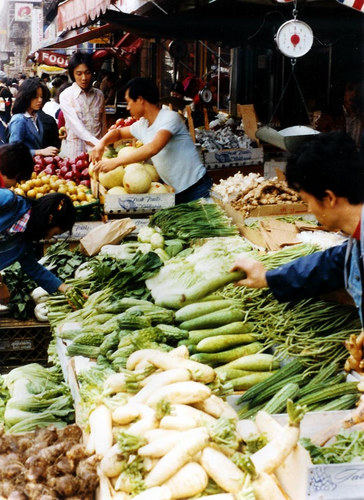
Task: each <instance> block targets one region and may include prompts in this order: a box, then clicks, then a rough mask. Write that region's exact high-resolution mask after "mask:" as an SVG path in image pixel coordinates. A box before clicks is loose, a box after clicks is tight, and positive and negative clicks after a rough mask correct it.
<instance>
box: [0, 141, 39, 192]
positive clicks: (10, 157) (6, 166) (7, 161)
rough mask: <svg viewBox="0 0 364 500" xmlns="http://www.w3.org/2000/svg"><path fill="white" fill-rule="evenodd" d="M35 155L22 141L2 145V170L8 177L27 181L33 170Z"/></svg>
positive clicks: (0, 149) (0, 147)
mask: <svg viewBox="0 0 364 500" xmlns="http://www.w3.org/2000/svg"><path fill="white" fill-rule="evenodd" d="M33 167H34V163H33V157H32V155H31V153H30V150H29V148H28V147H27V146H26V145H25V144H23V143H22V142H20V141H17V142H12V143H11V144H4V145H3V146H0V172H1V173H2V174H3V175H5V176H6V177H7V178H8V179H16V180H17V181H18V182H19V181H26V180H28V179H30V177H31V175H32V172H33Z"/></svg>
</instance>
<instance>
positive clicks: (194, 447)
mask: <svg viewBox="0 0 364 500" xmlns="http://www.w3.org/2000/svg"><path fill="white" fill-rule="evenodd" d="M194 431H195V433H194V434H193V431H190V432H191V436H190V437H189V438H188V439H185V440H183V441H182V442H181V443H179V444H178V445H177V446H176V447H175V448H173V449H172V450H171V451H170V452H169V453H167V454H166V455H164V457H162V458H161V459H160V460H159V462H158V463H157V465H156V466H155V467H154V469H153V470H152V471H151V472H150V473H149V474H148V475H147V477H146V479H145V484H146V486H148V487H149V488H150V487H152V486H159V485H160V484H163V483H164V482H166V481H167V480H168V479H169V478H170V477H172V476H173V475H174V474H175V473H176V472H177V471H178V470H179V469H180V468H181V467H183V466H184V465H185V464H186V463H188V462H191V461H192V460H193V458H194V456H195V455H196V453H198V452H199V451H201V450H203V449H204V448H205V446H206V445H207V443H208V441H209V435H208V432H207V430H205V429H201V428H199V429H194Z"/></svg>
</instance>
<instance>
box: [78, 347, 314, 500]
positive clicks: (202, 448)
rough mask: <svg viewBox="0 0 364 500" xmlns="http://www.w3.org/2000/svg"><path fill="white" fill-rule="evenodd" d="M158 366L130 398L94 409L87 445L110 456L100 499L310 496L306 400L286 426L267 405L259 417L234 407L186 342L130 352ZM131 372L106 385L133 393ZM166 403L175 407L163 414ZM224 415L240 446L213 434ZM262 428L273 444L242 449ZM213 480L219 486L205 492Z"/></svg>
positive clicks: (142, 365) (138, 367)
mask: <svg viewBox="0 0 364 500" xmlns="http://www.w3.org/2000/svg"><path fill="white" fill-rule="evenodd" d="M151 366H153V367H155V371H154V372H153V373H152V374H150V375H148V376H147V377H146V378H145V379H144V380H143V381H142V388H141V389H140V390H139V391H138V392H136V393H134V394H133V393H130V394H127V396H126V399H125V401H126V402H125V404H124V405H122V406H119V407H117V408H116V409H114V410H109V409H108V408H107V407H106V406H105V405H103V404H100V405H99V406H97V407H96V408H95V409H94V410H93V412H92V413H91V414H90V417H89V424H90V434H89V436H88V442H87V446H88V449H89V451H95V452H96V453H98V454H100V455H101V456H102V457H103V458H102V460H101V462H100V466H99V475H100V486H99V491H98V500H111V499H112V500H128V499H131V498H132V499H134V500H173V499H190V498H201V499H204V498H209V499H210V500H254V499H255V500H268V499H269V500H287V499H291V500H301V499H302V500H303V499H304V498H305V494H306V481H307V470H308V465H309V464H310V463H311V461H310V458H309V455H308V453H307V452H306V450H305V449H303V448H302V447H301V445H299V444H298V439H299V432H300V430H299V422H300V420H301V419H302V417H303V414H304V411H302V408H296V407H294V406H293V404H292V405H291V408H290V412H289V415H290V420H289V423H287V425H285V426H284V427H283V426H281V425H280V424H278V422H277V421H276V420H274V419H273V417H271V416H270V415H268V414H267V413H265V412H263V411H261V412H259V414H258V416H257V418H256V421H255V422H254V421H252V420H246V421H244V420H241V421H239V420H238V415H237V414H236V412H235V410H234V409H233V408H232V407H231V406H230V405H229V404H228V403H227V402H226V401H224V400H223V399H222V398H220V397H218V396H216V395H215V394H213V393H212V391H211V388H210V387H209V384H211V383H212V382H213V381H214V380H215V378H216V373H215V371H214V370H213V369H212V368H211V367H209V366H207V365H203V364H201V363H197V362H195V361H192V360H191V359H188V351H187V349H185V346H181V347H178V348H176V349H174V350H172V351H170V352H168V353H166V352H162V351H158V350H153V349H144V350H139V351H137V352H134V353H133V354H132V355H131V356H130V357H129V358H128V362H127V370H132V371H134V372H135V373H142V372H143V370H145V369H146V368H147V367H151ZM125 380H126V379H125V373H116V374H114V375H111V376H110V377H109V378H108V379H107V380H106V381H105V384H104V387H105V390H106V391H109V392H114V393H117V392H124V393H127V390H126V385H125ZM163 405H164V407H168V411H167V412H165V413H164V414H163V413H162V414H161V412H160V411H159V410H160V408H161V406H163ZM287 406H289V404H288V405H287ZM292 415H293V417H292ZM291 417H292V418H291ZM224 419H225V420H226V422H229V423H230V424H233V429H234V434H235V437H236V445H235V446H233V447H231V446H229V445H227V444H225V443H224V441H223V440H222V441H220V442H219V441H216V440H214V439H213V436H212V433H211V429H213V428H214V426H215V425H217V424H218V423H219V422H220V423H221V422H223V421H224ZM262 433H264V436H265V437H266V439H267V444H265V445H264V446H263V447H261V448H260V449H259V450H258V451H255V452H254V453H252V454H250V455H249V456H247V455H243V453H241V450H242V446H243V445H244V442H247V441H248V440H249V439H251V438H252V436H253V435H255V436H259V435H260V434H262ZM118 436H119V437H118ZM120 436H122V437H123V439H124V440H126V441H129V442H132V441H133V440H135V443H134V448H133V447H131V448H129V453H124V451H121V448H120ZM130 449H131V450H132V451H131V453H130ZM243 464H245V466H244V467H243V466H242V465H243ZM140 478H142V481H140ZM135 479H137V480H135ZM211 480H212V481H211ZM211 482H212V484H214V485H215V486H216V485H217V491H218V493H217V494H216V492H215V493H214V494H207V493H206V492H207V491H209V490H208V489H206V487H207V486H208V483H209V484H210V483H211ZM136 484H137V485H138V487H139V488H137V489H136V488H135V485H136Z"/></svg>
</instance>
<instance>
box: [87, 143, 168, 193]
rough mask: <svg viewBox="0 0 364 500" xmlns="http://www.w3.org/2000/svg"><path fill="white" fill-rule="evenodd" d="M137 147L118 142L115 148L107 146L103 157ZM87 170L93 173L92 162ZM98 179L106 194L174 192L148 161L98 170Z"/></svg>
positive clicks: (113, 155)
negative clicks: (108, 169) (105, 170)
mask: <svg viewBox="0 0 364 500" xmlns="http://www.w3.org/2000/svg"><path fill="white" fill-rule="evenodd" d="M139 145H141V143H140V144H139ZM137 147H139V146H138V144H137V145H136V146H132V145H127V144H120V145H119V146H117V147H116V148H114V147H113V146H109V147H108V148H107V149H106V151H105V153H104V155H103V157H104V158H115V157H117V156H118V155H119V153H120V152H121V153H123V152H125V150H135V149H137ZM89 172H90V175H93V166H92V164H91V165H90V167H89ZM98 180H99V182H100V184H101V186H103V187H104V188H105V189H107V194H142V193H149V194H156V193H162V194H163V193H164V194H165V193H173V192H174V189H173V188H172V187H171V186H168V185H167V184H164V183H163V182H162V181H161V180H160V178H159V175H158V172H157V170H156V169H155V168H154V166H153V165H152V164H150V163H148V162H140V163H131V164H129V165H120V166H119V167H116V168H114V169H113V170H110V171H109V172H100V173H99V174H98Z"/></svg>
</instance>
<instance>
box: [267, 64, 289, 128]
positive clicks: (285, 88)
mask: <svg viewBox="0 0 364 500" xmlns="http://www.w3.org/2000/svg"><path fill="white" fill-rule="evenodd" d="M292 75H293V72H292V73H291V74H290V75H289V77H288V80H287V83H286V85H285V86H284V87H283V89H282V92H281V95H280V97H279V99H278V102H277V104H276V106H275V108H274V110H273V112H272V116H271V119H270V120H269V123H268V125H269V126H270V125H271V123H272V121H273V118H274V117H275V115H276V112H277V109H278V108H279V106H280V104H281V102H282V99H283V96H284V94H285V93H286V90H287V87H288V85H289V82H290V81H291V78H292Z"/></svg>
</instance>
